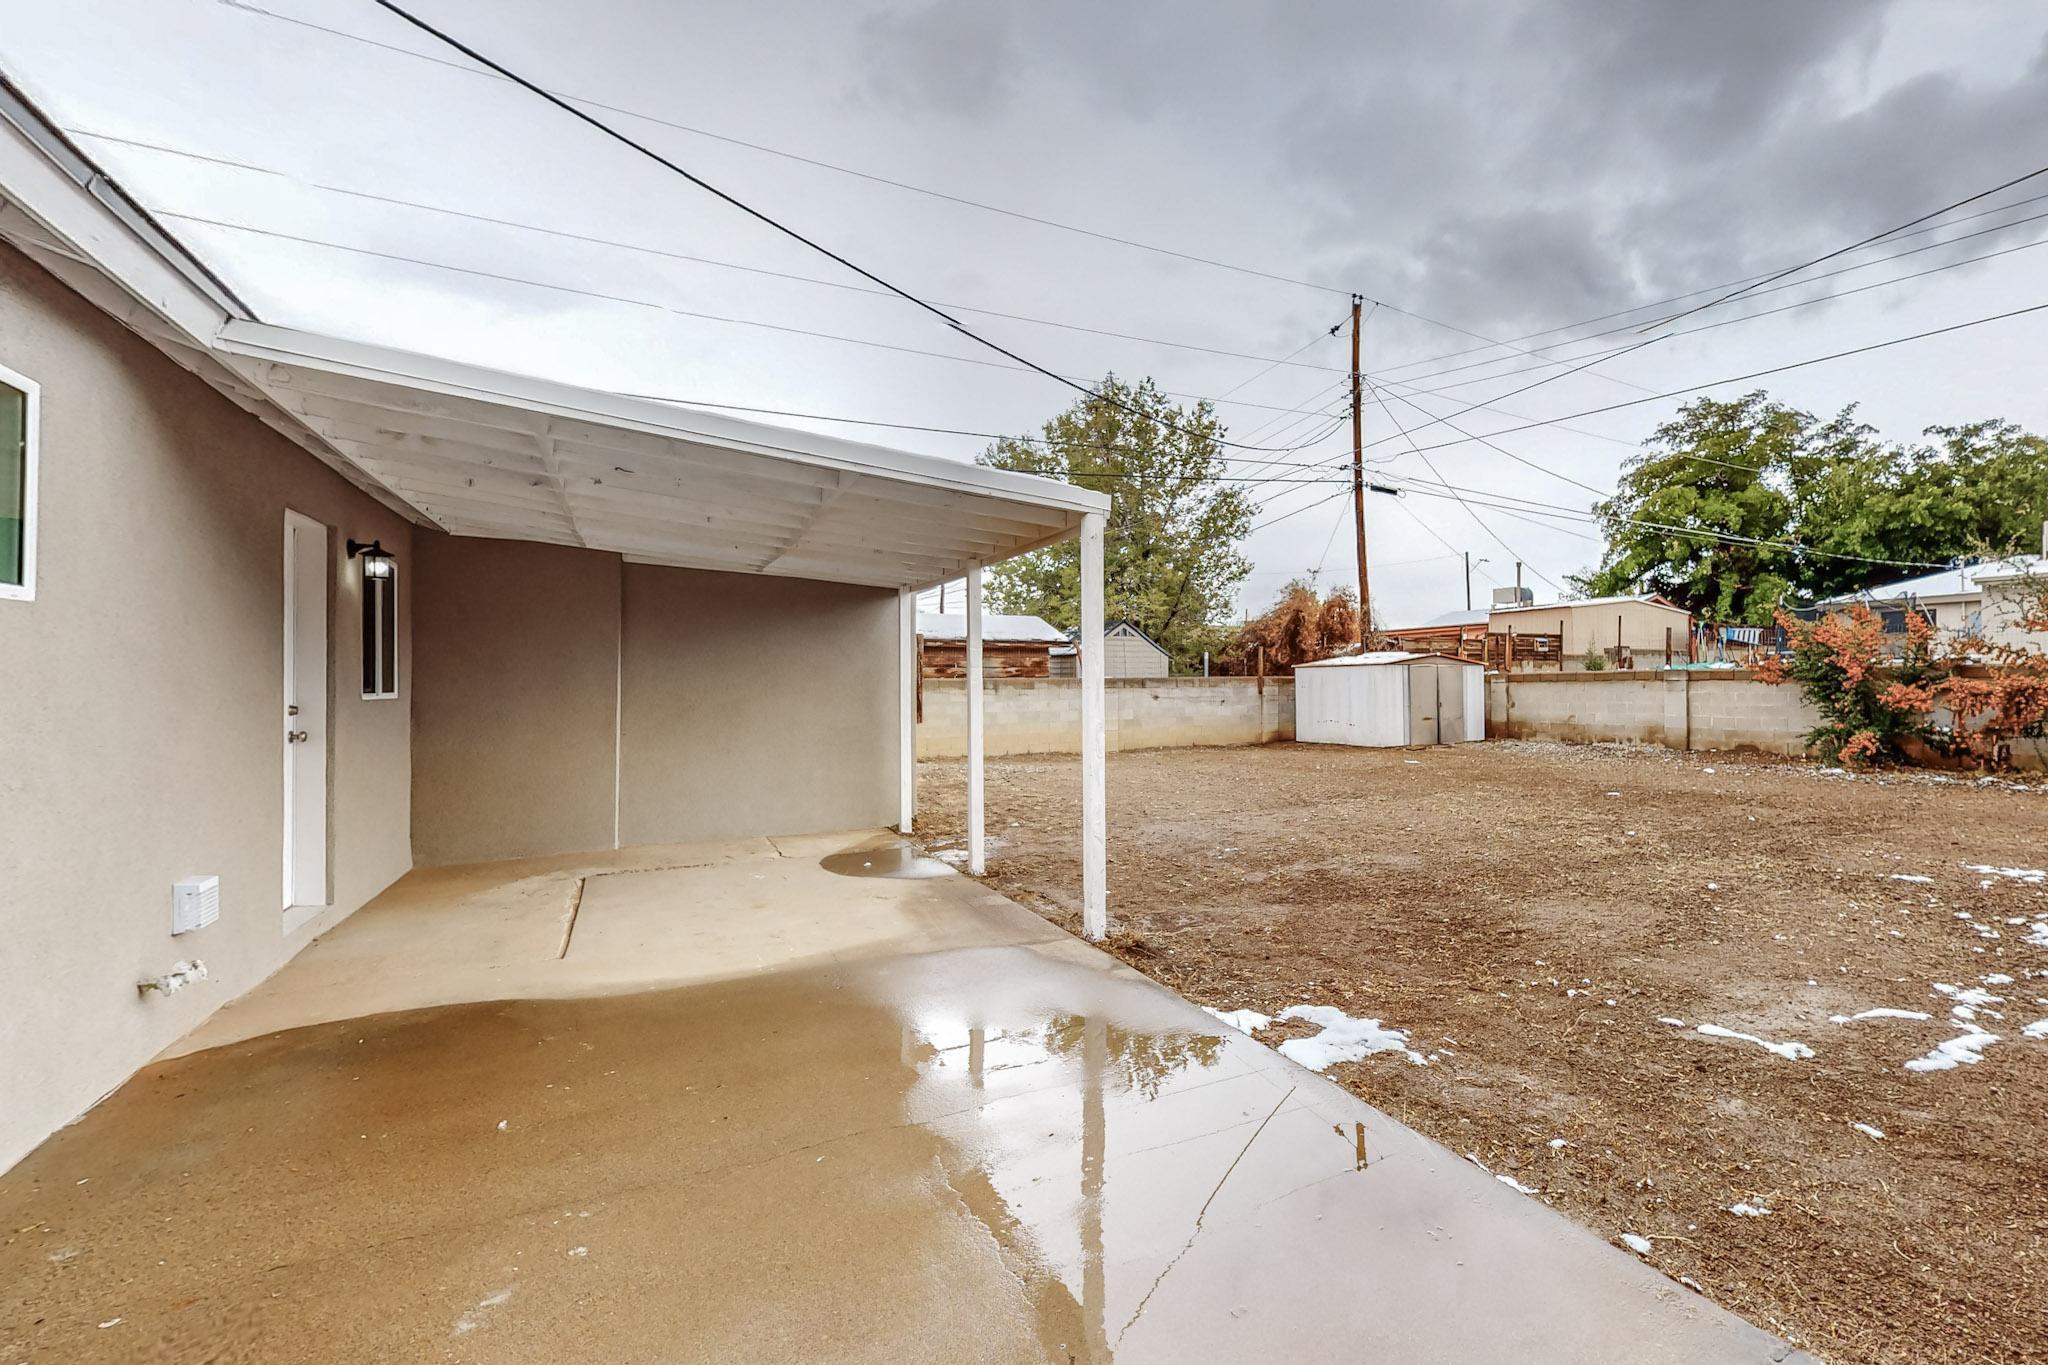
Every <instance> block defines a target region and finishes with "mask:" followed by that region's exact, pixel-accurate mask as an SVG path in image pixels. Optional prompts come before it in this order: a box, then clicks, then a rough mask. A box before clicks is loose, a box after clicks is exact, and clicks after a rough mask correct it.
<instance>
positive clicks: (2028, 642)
mask: <svg viewBox="0 0 2048 1365" xmlns="http://www.w3.org/2000/svg"><path fill="white" fill-rule="evenodd" d="M2036 559H2037V562H2035V563H2034V564H2032V565H2029V566H2026V567H2018V566H2008V567H2007V568H2004V569H2001V570H1998V571H1996V572H1991V573H1980V574H1978V575H1977V586H1978V587H1979V588H1980V589H1982V590H1983V593H1984V601H1983V604H1982V606H1981V607H1980V609H1979V630H1980V632H1981V633H1982V635H1983V636H1984V640H1985V642H1986V643H1987V644H1993V645H2005V646H2007V647H2009V648H2014V649H2031V650H2035V651H2038V652H2041V653H2048V631H2041V630H2028V629H2027V628H2026V626H2025V625H2024V624H2023V622H2024V621H2025V620H2026V619H2027V617H2028V616H2029V615H2030V614H2035V613H2038V612H2039V611H2040V609H2041V595H2042V593H2044V592H2048V557H2036Z"/></svg>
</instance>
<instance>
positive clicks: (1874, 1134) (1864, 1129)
mask: <svg viewBox="0 0 2048 1365" xmlns="http://www.w3.org/2000/svg"><path fill="white" fill-rule="evenodd" d="M1849 1126H1850V1127H1851V1128H1854V1129H1855V1130H1856V1131H1857V1132H1859V1133H1861V1134H1863V1136H1865V1137H1867V1138H1869V1139H1870V1140H1871V1141H1872V1142H1883V1141H1884V1129H1882V1128H1875V1127H1872V1126H1871V1125H1870V1124H1867V1123H1852V1124H1850V1125H1849Z"/></svg>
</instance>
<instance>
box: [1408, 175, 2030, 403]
mask: <svg viewBox="0 0 2048 1365" xmlns="http://www.w3.org/2000/svg"><path fill="white" fill-rule="evenodd" d="M2043 219H2048V213H2038V214H2034V215H2032V216H2031V217H2027V218H2021V219H2018V220H2016V221H2014V222H2011V223H2002V224H2000V225H1999V226H1997V227H1991V228H1985V229H1984V230H1983V231H1982V232H1972V233H1966V234H1964V235H1963V236H1960V237H1951V238H1949V239H1947V240H1945V241H1940V242H1933V243H1930V244H1929V245H1927V246H1919V247H1914V248H1913V249H1912V250H1911V251H1901V252H1899V253H1898V255H1896V256H1883V257H1880V258H1879V259H1878V260H1875V261H1866V262H1864V263H1863V264H1862V265H1854V266H1849V267H1847V268H1846V269H1843V270H1835V271H1829V272H1827V273H1826V274H1823V275H1816V276H1814V277H1813V278H1812V279H1810V280H1794V281H1792V282H1791V283H1789V284H1779V285H1773V286H1772V287H1771V288H1770V289H1769V290H1760V291H1758V293H1757V294H1756V295H1752V296H1751V297H1752V298H1756V297H1761V296H1762V295H1763V294H1764V293H1776V292H1778V291H1780V290H1785V289H1803V288H1806V287H1807V286H1809V285H1812V284H1816V283H1818V282H1819V281H1821V280H1824V279H1831V278H1833V277H1834V276H1836V275H1846V274H1848V273H1849V271H1851V270H1862V269H1864V268H1865V267H1866V266H1871V265H1881V264H1883V263H1884V262H1886V261H1895V260H1898V259H1899V258H1900V257H1903V256H1913V255H1917V254H1919V253H1920V252H1923V251H1935V250H1938V249H1940V248H1942V247H1950V246H1954V245H1956V244H1957V243H1959V242H1966V241H1969V240H1971V239H1972V238H1974V237H1981V236H1984V235H1986V234H1988V233H1993V232H2004V231H2005V230H2006V229H2007V228H2015V227H2023V226H2025V225H2026V224H2028V223H2034V222H2040V221H2042V220H2043ZM2041 246H2048V238H2036V239H2035V240H2033V241H2031V242H2020V243H2018V244H2016V245H2014V246H2008V247H2001V248H1999V249H1998V250H1996V251H1986V252H1980V253H1979V254H1977V255H1975V256H1965V257H1963V258H1961V259H1960V260H1954V261H1944V262H1943V263H1942V264H1940V265H1934V266H1929V267H1928V268H1927V269H1925V270H1915V271H1910V272H1908V273H1907V274H1904V275H1890V276H1887V277H1886V278H1884V279H1881V280H1873V281H1872V282H1871V283H1869V284H1863V285H1857V286H1856V287H1855V288H1853V289H1838V290H1836V291H1834V292H1833V293H1829V294H1817V295H1815V296H1814V297H1812V298H1809V299H1798V300H1795V301H1794V302H1791V303H1787V304H1781V305H1779V306H1778V307H1776V308H1762V309H1758V310H1757V311H1756V312H1753V313H1740V314H1737V315H1736V316H1734V317H1732V318H1723V319H1722V320H1721V321H1719V322H1708V323H1702V324H1701V325H1700V326H1698V327H1685V328H1681V329H1679V330H1678V331H1675V332H1667V333H1665V336H1666V337H1667V338H1675V337H1689V336H1697V335H1699V334H1700V333H1701V332H1711V331H1713V330H1714V329H1716V328H1718V327H1733V326H1735V325H1736V324H1738V323H1743V322H1754V321H1756V320H1757V319H1758V318H1768V317H1775V316H1776V315H1778V314H1779V313H1790V312H1793V311H1794V310H1796V309H1800V308H1811V307H1814V306H1815V305H1817V304H1822V303H1830V302H1833V301H1834V300H1836V299H1846V298H1850V297H1852V296H1854V295H1857V294H1867V293H1869V292H1870V291H1871V290H1873V289H1886V288H1890V287H1891V286H1893V285H1898V284H1905V283H1906V282H1908V281H1910V280H1918V279H1925V278H1926V277H1927V276H1929V275H1939V274H1941V273H1943V272H1944V271H1949V270H1959V269H1961V268H1962V267H1964V266H1966V265H1977V264H1979V263H1981V262H1983V261H1990V260H1996V259H1997V258H1999V257H2000V256H2010V255H2012V254H2013V253H2015V252H2019V251H2031V250H2033V249H2034V248H2036V247H2041ZM1629 330H1631V329H1630V328H1629V327H1628V326H1621V327H1610V328H1608V329H1606V330H1605V331H1600V332H1592V333H1589V334H1587V335H1586V336H1583V337H1578V338H1575V339H1574V341H1572V342H1560V343H1558V344H1559V345H1572V344H1575V343H1576V342H1578V341H1594V340H1597V339H1599V338H1600V337H1603V336H1612V335H1615V334H1616V333H1619V332H1626V331H1629ZM1625 349H1627V348H1626V347H1625V346H1617V347H1612V348H1609V349H1608V350H1606V351H1605V352H1597V353H1596V352H1586V351H1582V352H1580V353H1579V355H1577V356H1566V357H1563V358H1560V359H1556V360H1552V361H1550V362H1548V363H1549V364H1552V365H1564V364H1568V363H1569V362H1570V361H1572V360H1577V359H1583V358H1584V357H1586V356H1588V355H1593V354H1605V355H1617V354H1619V353H1620V352H1621V351H1623V350H1625ZM1494 363H1495V362H1494V361H1490V360H1487V361H1478V362H1475V364H1474V365H1471V366H1463V365H1461V366H1456V367H1454V368H1452V369H1448V370H1435V371H1431V372H1429V373H1426V374H1422V375H1418V376H1416V378H1417V379H1435V378H1439V377H1440V376H1442V375H1446V374H1455V373H1457V371H1458V370H1462V369H1472V368H1476V367H1477V366H1479V365H1490V364H1494ZM1541 368H1543V367H1542V366H1539V365H1528V366H1518V367H1517V368H1515V369H1512V370H1502V371H1500V372H1499V373H1496V374H1490V375H1481V376H1477V377H1475V378H1472V379H1461V380H1458V381H1456V382H1454V383H1450V384H1439V385H1437V386H1436V387H1434V388H1412V389H1411V390H1410V391H1411V392H1414V393H1425V394H1429V393H1448V392H1449V391H1450V390H1452V389H1460V388H1465V387H1467V386H1469V385H1472V384H1484V383H1486V382H1488V381H1489V380H1494V379H1506V378H1508V377H1509V376H1511V375H1517V374H1527V373H1529V372H1530V371H1531V370H1535V369H1541Z"/></svg>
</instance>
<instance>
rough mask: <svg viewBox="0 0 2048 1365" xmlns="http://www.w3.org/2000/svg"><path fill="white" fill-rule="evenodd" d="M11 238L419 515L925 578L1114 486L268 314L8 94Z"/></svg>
mask: <svg viewBox="0 0 2048 1365" xmlns="http://www.w3.org/2000/svg"><path fill="white" fill-rule="evenodd" d="M0 240H6V241H8V242H10V243H12V244H13V245H15V246H16V247H18V248H20V249H21V250H23V251H24V252H26V253H27V254H29V255H30V256H31V257H33V258H34V259H36V260H37V261H39V262H40V263H42V264H43V265H45V266H46V267H48V268H49V269H50V270H51V271H53V272H54V273H56V274H57V275H58V276H60V277H61V278H63V279H64V280H65V281H66V282H67V283H69V284H71V285H72V286H73V287H74V288H76V289H78V290H79V291H80V292H81V293H83V294H85V295H86V296H87V297H88V298H90V299H92V300H93V301H94V302H95V303H97V304H98V305H99V306H100V307H102V308H104V309H105V310H106V311H107V312H109V313H111V314H112V315H113V316H115V317H116V318H118V319H119V320H120V321H121V322H123V323H125V324H126V325H127V326H129V327H131V328H133V329H134V330H135V331H137V332H139V333H141V334H142V335H143V336H145V337H147V338H148V339H149V340H150V341H151V342H152V343H154V344H155V345H157V346H158V347H159V348H161V349H162V350H163V351H165V352H166V353H167V354H169V355H170V356H171V357H172V358H173V359H174V360H176V361H178V363H180V364H182V365H184V366H185V367H186V368H188V369H191V370H192V371H194V372H195V373H197V374H198V375H200V376H201V377H202V378H204V379H206V380H207V381H208V382H209V383H211V384H213V385H214V387H216V388H218V389H220V390H221V391H222V392H223V393H225V394H226V395H227V396H228V397H229V398H231V399H233V400H234V401H235V402H236V403H238V404H240V405H241V406H243V407H245V408H247V409H249V410H250V411H251V412H253V413H254V414H255V415H256V416H257V417H259V418H260V419H261V420H263V421H264V422H266V423H268V424H269V425H271V426H272V427H274V428H276V429H277V430H279V431H281V432H282V433H284V434H285V435H286V436H288V437H289V438H291V439H292V440H294V441H295V442H297V443H298V444H300V445H301V446H304V447H305V448H306V449H308V450H310V451H311V452H312V453H313V454H314V455H315V456H317V457H318V458H320V459H321V460H323V461H325V462H326V463H327V464H329V465H331V466H333V467H334V468H335V469H337V470H338V471H340V472H341V473H342V474H343V476H344V477H347V478H349V479H350V480H351V481H352V482H354V483H356V484H357V485H358V486H360V487H362V488H364V489H366V490H367V491H369V492H370V493H371V494H372V495H374V496H376V497H378V498H379V499H380V500H381V501H383V502H385V503H386V504H388V505H390V506H393V507H395V508H397V509H398V510H400V511H402V512H404V513H405V514H406V515H408V516H410V517H411V518H413V519H414V520H415V521H418V522H423V523H429V524H432V525H435V526H439V527H441V528H442V529H444V530H447V531H450V532H452V533H454V534H457V535H470V536H490V537H497V538H501V539H516V540H535V541H546V542H551V543H554V544H561V545H576V546H584V547H587V548H590V549H594V550H604V551H610V552H613V553H616V554H620V555H623V556H625V557H626V558H627V559H629V560H633V561H636V562H642V563H649V564H668V565H676V566H680V567H686V568H695V569H715V570H723V571H726V572H734V573H763V574H778V575H784V576H788V577H797V578H813V579H825V580H829V581H833V582H843V583H862V584H868V585H872V586H875V587H889V588H899V589H902V588H922V587H926V586H929V585H932V584H935V583H940V582H944V581H946V580H948V579H951V578H955V577H958V576H959V575H960V574H961V573H963V572H964V571H965V570H967V569H968V568H970V567H973V566H976V565H984V564H992V563H995V562H997V561H999V560H1002V559H1007V558H1009V557H1010V556H1012V555H1016V554H1021V553H1023V552H1024V551H1026V550H1031V549H1035V548H1037V547H1039V546H1042V545H1047V544H1051V543H1053V542H1055V541H1060V540H1065V539H1067V538H1068V537H1070V536H1073V535H1075V534H1076V533H1077V532H1078V531H1079V529H1080V526H1081V518H1082V516H1083V515H1084V514H1085V513H1088V512H1103V511H1106V510H1107V509H1108V506H1109V499H1108V497H1107V495H1106V494H1101V493H1096V492H1091V491H1089V490H1086V489H1081V488H1076V487H1074V486H1072V485H1069V484H1065V483H1060V482H1057V481H1054V480H1050V479H1042V478H1037V477H1033V476H1031V475H1026V474H1016V473H1011V472H1009V471H1006V470H997V469H987V468H983V467H981V466H977V465H973V464H967V463H964V462H960V461H954V460H945V459H939V458H936V457H933V456H926V455H915V454H911V453H908V452H905V451H899V450H890V449H887V448H884V447H881V446H874V445H866V444H863V443H861V442H857V441H847V440H840V439H838V438H835V437H831V436H820V435H816V434H814V433H811V432H806V431H795V430H789V429H785V428H780V427H772V426H765V425H762V424H759V423H754V422H748V421H744V420H741V419H738V418H733V417H728V416H724V415H722V414H715V413H710V412H704V411H700V410H697V409H691V408H686V407H681V406H676V405H671V404H666V403H660V402H655V401H651V400H647V399H636V398H627V397H622V396H620V395H617V394H612V393H605V392H602V391H599V390H595V389H586V388H579V387H576V386H573V385H568V384H560V383H555V382H553V381H550V380H546V379H541V378H536V377H533V376H530V375H519V374H510V373H506V372H503V371H498V370H490V369H486V368H483V367H480V366H474V365H466V364H462V363H460V362H456V361H451V360H444V359H439V358H435V357H431V356H424V355H416V354H412V353H409V352H405V351H401V350H395V349H391V348H387V347H380V346H373V345H367V344H364V343H361V342H354V341H347V340H342V339H339V338H335V337H327V336H319V335H315V334H312V333H308V332H301V331H294V330H292V329H289V328H285V327H278V326H274V325H270V324H267V323H263V322H259V321H257V320H256V319H255V318H254V317H253V316H252V315H251V313H250V311H249V310H248V309H247V308H246V307H245V306H243V304H242V303H241V301H240V300H239V299H237V298H236V297H235V295H234V293H233V291H232V290H231V289H230V288H229V287H228V286H227V285H226V284H225V283H223V282H222V281H221V280H219V279H218V278H217V277H215V276H214V275H213V274H212V273H211V272H210V271H208V270H207V269H206V267H205V266H204V265H203V264H202V263H201V262H199V261H198V260H197V259H196V258H194V257H192V256H191V255H190V254H189V253H187V252H186V251H185V250H184V249H183V248H182V247H180V246H179V245H178V244H177V242H176V241H175V240H173V239H172V238H170V237H169V236H168V235H167V234H165V233H164V232H163V231H162V230H161V229H160V228H159V227H158V226H157V224H156V223H155V221H154V220H152V219H151V218H150V217H149V215H148V214H147V213H145V212H144V211H143V210H142V209H141V208H140V207H139V206H137V205H136V204H135V203H134V202H133V200H131V199H130V198H129V197H128V196H127V195H126V193H125V192H124V191H122V190H121V188H120V187H119V186H118V185H117V184H115V183H114V182H113V181H112V180H111V179H109V178H108V177H107V176H106V175H105V173H104V172H102V171H101V170H100V169H99V167H98V166H97V165H95V164H94V163H93V162H92V161H91V160H90V159H89V158H87V157H86V156H84V155H83V154H82V153H81V152H80V151H79V150H78V148H77V147H76V146H74V145H73V144H72V143H70V142H69V141H68V140H67V139H65V138H64V137H63V136H62V135H61V134H60V133H58V132H57V131H56V130H55V128H54V127H52V126H51V125H50V124H49V122H48V121H47V120H46V119H44V118H43V117H42V116H41V114H40V113H39V112H38V111H37V110H36V109H35V107H34V106H33V104H31V103H30V102H29V101H28V100H27V98H26V97H24V96H22V95H21V94H20V92H19V91H18V89H14V88H9V87H7V86H5V85H0Z"/></svg>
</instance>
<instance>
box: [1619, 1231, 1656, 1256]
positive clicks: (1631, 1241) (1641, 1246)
mask: <svg viewBox="0 0 2048 1365" xmlns="http://www.w3.org/2000/svg"><path fill="white" fill-rule="evenodd" d="M1621 1244H1622V1245H1623V1246H1625V1247H1627V1248H1628V1249H1629V1250H1630V1251H1633V1252H1634V1253H1635V1254H1636V1255H1638V1256H1647V1255H1649V1254H1650V1239H1649V1238H1647V1237H1638V1236H1637V1235H1636V1234H1635V1233H1633V1232H1624V1233H1622V1234H1621Z"/></svg>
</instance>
